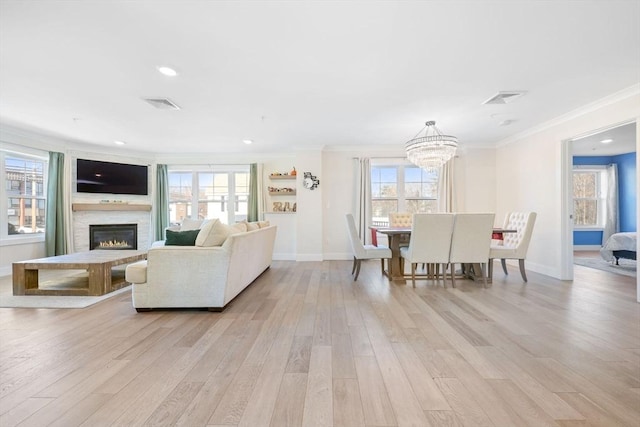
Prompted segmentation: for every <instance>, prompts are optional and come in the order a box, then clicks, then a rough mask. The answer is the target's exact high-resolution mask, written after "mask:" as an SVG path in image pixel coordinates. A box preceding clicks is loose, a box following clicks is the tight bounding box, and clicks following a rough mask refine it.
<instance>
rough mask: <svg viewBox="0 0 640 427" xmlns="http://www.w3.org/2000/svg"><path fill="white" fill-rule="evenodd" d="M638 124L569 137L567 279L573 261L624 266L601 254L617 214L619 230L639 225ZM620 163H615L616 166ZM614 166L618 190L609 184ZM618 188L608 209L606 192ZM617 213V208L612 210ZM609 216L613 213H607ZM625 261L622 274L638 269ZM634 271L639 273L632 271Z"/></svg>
mask: <svg viewBox="0 0 640 427" xmlns="http://www.w3.org/2000/svg"><path fill="white" fill-rule="evenodd" d="M637 141H638V139H637V126H636V122H635V121H632V122H626V123H621V124H617V125H614V126H611V127H608V128H604V129H599V130H596V131H594V132H590V133H588V134H585V135H580V136H577V137H575V138H572V139H570V140H567V141H564V142H563V144H564V146H563V155H564V162H563V165H564V169H565V170H564V172H563V180H564V181H565V185H563V187H564V188H565V195H564V197H563V218H565V221H563V222H564V224H563V228H564V230H563V241H564V244H563V252H564V254H563V255H564V257H565V262H563V265H562V275H563V279H564V280H572V279H573V266H574V265H575V264H578V265H583V266H586V267H589V268H597V269H601V270H607V271H611V272H614V273H615V272H618V271H616V268H612V266H611V263H610V262H609V263H607V261H606V260H605V259H604V258H603V257H602V256H601V254H600V248H601V247H602V245H603V244H604V243H605V240H606V239H607V237H608V235H609V234H611V232H612V231H613V230H614V229H606V227H605V226H606V225H607V224H611V221H612V217H613V218H617V228H615V230H617V231H636V227H637V205H638V201H637V187H636V186H637V170H636V168H637V159H636V151H637ZM611 165H615V166H611ZM612 170H617V171H618V173H617V174H615V176H617V177H618V182H617V187H615V190H611V189H608V185H607V184H608V183H609V182H615V180H613V179H612V178H611V177H610V174H611V172H612ZM607 192H609V194H615V195H616V196H617V197H616V200H617V202H618V203H617V204H616V203H614V204H613V206H614V208H613V209H614V210H615V212H614V210H612V209H611V208H609V211H608V213H609V215H608V214H607V204H608V203H607V200H606V194H607ZM611 214H614V215H613V216H611ZM607 217H608V219H607ZM628 264H629V263H628V262H625V266H624V267H620V268H618V270H620V271H619V273H620V274H625V275H629V270H630V269H633V271H634V272H635V261H633V264H632V265H631V266H629V265H628ZM632 274H634V273H632Z"/></svg>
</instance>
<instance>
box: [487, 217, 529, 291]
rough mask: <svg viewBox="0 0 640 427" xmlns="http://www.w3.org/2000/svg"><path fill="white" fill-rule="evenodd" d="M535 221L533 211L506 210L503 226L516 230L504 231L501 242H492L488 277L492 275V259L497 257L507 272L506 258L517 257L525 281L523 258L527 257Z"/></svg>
mask: <svg viewBox="0 0 640 427" xmlns="http://www.w3.org/2000/svg"><path fill="white" fill-rule="evenodd" d="M535 222H536V213H535V212H508V213H507V214H506V215H505V219H504V225H503V228H504V229H505V230H506V229H509V230H516V232H515V233H504V234H503V240H502V242H501V244H492V245H491V250H490V251H489V277H493V260H494V259H499V260H500V262H501V263H502V270H504V274H509V273H508V272H507V264H506V262H505V260H507V259H517V260H518V262H519V264H520V274H521V275H522V280H524V281H525V282H526V281H527V274H526V272H525V269H524V260H525V258H526V257H527V250H528V249H529V242H530V241H531V234H532V233H533V225H534V224H535Z"/></svg>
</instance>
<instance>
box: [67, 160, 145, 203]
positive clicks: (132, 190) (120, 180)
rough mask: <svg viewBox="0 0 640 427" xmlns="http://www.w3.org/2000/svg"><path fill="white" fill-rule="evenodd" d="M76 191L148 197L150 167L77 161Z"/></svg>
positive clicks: (96, 161)
mask: <svg viewBox="0 0 640 427" xmlns="http://www.w3.org/2000/svg"><path fill="white" fill-rule="evenodd" d="M76 166H77V168H76V170H77V180H76V191H77V192H78V193H108V194H136V195H143V196H146V195H148V194H149V193H148V181H149V180H148V167H147V166H146V165H131V164H124V163H112V162H101V161H98V160H85V159H77V162H76Z"/></svg>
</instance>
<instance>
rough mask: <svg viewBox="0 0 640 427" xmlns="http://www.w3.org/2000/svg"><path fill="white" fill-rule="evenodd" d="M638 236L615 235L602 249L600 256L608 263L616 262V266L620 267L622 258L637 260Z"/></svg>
mask: <svg viewBox="0 0 640 427" xmlns="http://www.w3.org/2000/svg"><path fill="white" fill-rule="evenodd" d="M636 234H637V233H635V232H632V233H616V234H613V235H612V236H611V237H609V238H608V239H607V241H606V242H605V244H604V246H603V247H602V249H600V255H601V256H602V258H604V259H605V260H606V261H611V262H613V261H614V260H615V262H616V265H619V263H618V260H619V259H620V258H625V259H636V248H637V242H636Z"/></svg>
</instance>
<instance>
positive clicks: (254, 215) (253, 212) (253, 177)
mask: <svg viewBox="0 0 640 427" xmlns="http://www.w3.org/2000/svg"><path fill="white" fill-rule="evenodd" d="M258 220H259V218H258V164H257V163H251V165H250V167H249V203H248V206H247V221H249V222H251V221H258Z"/></svg>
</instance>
